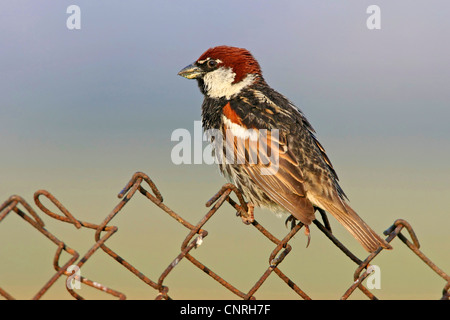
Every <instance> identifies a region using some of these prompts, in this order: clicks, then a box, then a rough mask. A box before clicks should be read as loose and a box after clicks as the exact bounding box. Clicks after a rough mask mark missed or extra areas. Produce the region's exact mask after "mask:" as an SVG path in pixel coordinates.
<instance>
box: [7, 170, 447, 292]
mask: <svg viewBox="0 0 450 320" xmlns="http://www.w3.org/2000/svg"><path fill="white" fill-rule="evenodd" d="M145 184H146V185H145ZM144 186H145V187H144ZM146 188H147V189H146ZM148 188H150V190H151V192H150V191H149V190H148ZM137 191H139V193H141V194H142V195H143V196H144V197H146V198H147V199H148V200H150V201H151V202H152V203H153V204H154V205H156V206H157V207H159V208H160V209H161V210H163V211H164V212H166V213H167V214H168V215H170V216H171V217H172V218H174V219H175V220H176V221H177V222H178V223H180V224H181V225H183V226H184V227H185V228H186V229H187V231H188V234H187V236H186V238H185V239H184V241H183V242H182V244H181V249H180V252H178V253H177V255H176V256H175V257H174V259H173V260H172V262H171V263H170V264H169V265H168V266H167V268H166V269H165V270H164V271H163V272H162V273H161V275H160V276H159V278H158V279H150V278H148V277H147V276H146V275H144V273H142V272H141V271H139V270H138V269H137V268H135V267H134V266H133V265H132V264H131V263H129V262H128V261H126V260H125V259H123V258H122V257H121V256H119V255H118V254H117V253H116V252H114V251H113V250H111V248H109V247H108V246H107V245H106V243H107V241H108V239H109V238H110V237H111V236H113V235H114V233H116V232H117V230H118V229H117V227H116V226H113V225H111V221H112V220H113V218H114V217H115V216H116V215H117V214H118V213H119V212H120V211H121V210H122V209H123V207H124V206H125V205H126V204H127V203H128V201H130V200H131V199H132V198H133V196H135V194H136V192H137ZM42 197H44V198H47V199H48V200H50V202H52V203H53V204H54V205H55V206H56V208H58V210H59V211H60V212H59V213H55V212H52V211H50V210H49V209H48V208H47V207H46V206H44V205H43V204H42V202H41V198H42ZM118 197H119V198H120V199H121V200H120V202H119V203H118V204H117V205H116V207H115V208H114V209H113V210H112V211H111V213H110V214H109V215H108V216H107V217H106V218H105V219H104V220H103V222H102V223H101V224H94V223H90V222H85V221H80V220H77V219H76V218H75V217H74V216H73V215H72V214H71V213H70V212H69V211H68V210H67V209H66V208H65V207H64V206H63V205H62V204H61V203H60V202H59V201H58V200H57V199H56V198H55V197H54V196H53V195H52V194H51V193H50V192H48V191H45V190H39V191H37V192H36V193H35V194H34V202H35V204H36V206H37V207H38V208H39V209H40V210H41V211H42V212H44V213H45V214H47V215H48V216H50V217H52V218H53V219H56V220H59V221H62V222H65V223H69V224H73V225H74V226H75V227H76V228H78V229H80V228H88V229H93V230H95V236H94V239H95V244H94V245H93V246H92V247H91V248H90V249H89V250H88V251H87V252H86V253H85V254H84V255H83V256H81V255H80V254H79V253H78V252H77V251H75V250H74V249H72V248H70V247H69V246H67V245H66V243H65V242H64V241H62V240H60V239H58V238H57V237H56V236H55V235H54V234H52V233H51V232H50V231H49V230H47V229H46V228H45V225H44V222H43V220H42V219H41V218H40V217H39V215H38V213H37V211H36V210H34V209H33V207H32V206H31V205H30V204H29V203H28V202H26V201H25V200H24V199H23V198H22V197H20V196H17V195H14V196H11V197H10V198H9V199H8V200H6V201H5V202H4V203H3V204H2V205H1V206H0V222H1V221H3V220H4V219H5V218H6V217H7V216H8V214H10V213H12V212H14V213H16V214H18V215H19V216H20V217H21V218H22V219H23V220H25V221H26V222H27V223H29V224H31V225H32V226H33V227H34V228H35V229H36V230H38V231H39V232H40V233H42V234H43V235H44V236H45V237H47V238H48V239H49V240H50V241H51V242H53V243H54V244H55V245H56V246H57V249H56V253H55V256H54V259H53V266H54V269H55V271H56V272H55V273H54V275H53V276H52V277H51V278H50V279H49V280H48V281H47V282H46V283H45V284H44V285H43V287H42V288H41V289H40V290H39V291H38V292H37V293H36V294H35V295H34V297H33V299H40V298H41V297H42V296H43V295H44V294H45V293H46V292H47V291H48V290H49V289H50V288H51V287H52V286H53V285H54V284H55V282H56V281H57V280H58V279H59V278H60V277H66V278H67V279H69V278H71V279H76V280H78V281H79V282H81V283H83V284H85V285H87V286H90V287H93V288H95V289H98V290H101V291H103V292H105V293H107V294H110V295H112V296H114V297H117V298H118V299H121V300H122V299H126V296H125V294H124V293H122V292H119V291H116V290H114V289H112V288H109V287H107V286H105V285H103V284H100V283H98V282H95V281H92V280H90V279H87V278H86V277H83V276H81V275H78V274H77V273H76V268H78V270H79V269H80V268H81V267H82V266H83V265H84V264H85V263H86V262H87V261H88V260H89V259H90V258H91V257H92V256H93V255H95V253H96V252H97V251H98V250H99V249H101V250H103V251H104V252H106V253H107V254H108V255H109V256H110V257H111V258H113V259H114V260H116V261H117V262H118V263H120V264H121V265H122V266H123V267H125V268H126V269H127V270H128V271H129V272H131V273H133V274H134V275H136V276H137V277H138V278H139V279H140V280H141V281H143V282H144V283H145V284H147V285H149V286H150V287H152V288H153V289H154V290H155V299H156V300H161V299H171V297H170V295H169V288H168V287H167V286H165V285H164V281H165V279H166V278H167V277H168V275H169V274H170V272H171V271H172V270H173V269H174V268H176V266H177V265H178V263H179V262H180V261H181V260H182V259H187V260H188V261H190V262H191V263H192V264H193V265H194V266H196V267H197V268H198V269H200V270H202V271H203V272H204V273H206V274H207V275H209V276H210V277H211V278H212V279H214V280H215V281H217V282H218V283H220V284H221V285H222V286H224V287H225V288H226V289H228V290H229V291H231V292H232V293H233V294H235V295H236V296H238V297H239V298H242V299H252V300H253V299H255V293H256V292H257V291H258V289H259V288H260V287H261V286H262V285H263V283H264V282H265V281H266V279H267V278H268V277H269V276H271V275H272V274H275V275H276V276H278V277H279V278H280V279H281V280H282V281H283V282H285V283H286V285H287V286H288V287H289V288H290V289H292V290H293V291H294V292H295V293H297V294H298V296H299V297H300V298H302V299H305V300H309V299H311V298H310V296H309V295H308V294H307V293H306V292H305V291H303V290H302V289H301V288H300V287H299V286H298V285H297V284H295V283H294V282H293V281H292V280H291V279H290V278H289V277H288V276H287V275H286V274H285V273H283V272H282V271H281V269H280V265H281V263H282V262H283V260H284V258H285V257H286V256H287V255H288V254H289V252H290V251H291V246H290V245H289V241H290V240H291V239H292V237H293V236H294V235H295V234H296V233H297V232H298V231H299V230H300V229H301V228H302V227H303V224H302V223H301V222H296V221H291V223H292V226H291V229H290V231H289V232H288V233H287V235H286V236H285V237H284V238H283V239H278V238H276V237H275V236H274V235H273V234H271V233H270V232H269V231H268V230H267V229H266V228H264V227H263V226H262V225H261V224H260V223H258V222H257V221H256V220H254V221H253V222H252V223H251V224H252V225H253V227H254V228H256V229H257V230H258V231H259V232H261V233H262V234H263V235H264V236H265V237H266V238H267V239H269V240H270V241H271V242H273V244H274V246H275V248H274V249H273V251H272V252H271V254H270V256H269V259H268V264H267V269H266V270H265V272H264V273H263V274H262V275H261V277H260V278H259V279H258V281H257V282H256V283H255V284H254V285H253V286H252V288H251V289H250V290H249V291H247V292H243V291H241V290H239V289H237V287H236V286H234V285H233V284H231V283H230V282H228V281H227V280H225V279H223V278H222V277H221V276H219V275H218V274H217V273H215V272H214V271H213V270H212V269H210V268H208V267H207V266H205V265H204V264H203V263H202V262H200V261H199V260H197V259H196V258H194V257H193V256H192V255H191V254H190V252H191V250H192V249H193V248H196V247H198V246H199V245H201V244H202V242H203V241H204V239H205V237H207V235H208V231H207V230H205V229H203V226H204V225H205V223H206V222H207V221H208V220H209V219H211V218H212V217H213V216H214V215H215V214H216V213H217V211H218V210H219V209H220V208H221V206H222V205H224V203H225V202H228V204H230V205H231V206H232V207H234V208H235V209H236V211H237V215H239V216H241V217H245V216H246V215H247V212H248V208H247V203H246V202H245V200H244V198H243V196H242V194H241V193H240V192H239V190H238V189H237V188H236V187H235V186H234V185H232V184H225V185H224V186H223V187H222V188H221V189H220V190H219V192H217V193H216V194H215V195H214V196H213V197H212V198H211V199H210V200H209V201H208V202H207V204H206V206H207V207H209V208H210V209H209V211H208V212H207V213H206V215H205V216H204V217H203V218H202V219H201V220H200V222H198V223H197V224H195V225H194V224H191V223H189V222H188V221H186V220H185V219H183V217H181V216H180V215H179V214H177V213H175V212H174V211H173V210H172V209H170V208H169V207H168V206H166V204H164V202H163V197H162V196H161V193H160V192H159V190H158V188H157V187H156V185H155V184H154V183H153V181H152V180H151V179H150V178H149V177H148V176H147V175H146V174H144V173H142V172H137V173H135V174H134V175H133V177H132V178H131V180H130V181H129V182H128V184H127V185H126V186H125V188H123V190H122V191H121V192H120V193H119V195H118ZM232 197H236V198H237V202H236V201H235V200H233V199H232ZM320 213H321V217H322V221H323V223H321V222H319V221H318V220H317V219H316V220H314V224H315V225H316V226H317V228H318V229H319V230H320V231H321V232H323V233H324V234H325V235H326V237H327V238H328V239H329V240H331V241H332V243H333V244H334V245H335V246H336V247H337V248H338V249H339V250H341V251H342V252H343V253H344V254H345V255H346V256H347V257H348V258H349V259H351V260H352V261H353V262H354V263H355V264H356V270H355V272H354V277H353V281H351V285H350V286H349V287H348V289H347V290H346V291H345V292H344V293H343V294H342V296H341V299H343V300H345V299H348V298H349V297H350V296H351V295H352V293H354V292H355V290H356V289H359V290H360V291H362V292H363V293H364V294H365V295H366V296H367V297H368V298H369V299H372V300H376V299H377V297H376V296H375V295H374V294H373V293H372V292H371V291H369V289H367V288H366V287H365V286H364V284H363V281H364V280H365V279H366V278H367V277H368V276H369V275H370V274H371V273H372V272H373V268H372V266H371V264H370V262H371V261H372V260H373V259H374V258H375V257H376V256H377V255H379V254H380V253H382V252H383V248H381V247H380V248H378V250H376V251H375V252H373V253H371V254H370V255H369V256H368V257H366V258H365V259H364V260H361V259H359V258H358V257H356V256H355V255H354V254H353V253H352V252H350V250H348V249H347V248H346V247H345V246H344V245H343V244H342V243H341V242H340V241H339V240H338V239H337V238H336V237H335V236H334V235H333V233H332V232H331V228H330V226H329V223H328V220H327V218H326V215H325V214H324V212H320ZM243 220H244V219H243ZM402 231H403V232H404V231H406V232H405V233H406V234H407V235H409V239H408V237H407V236H406V235H405V234H403V233H402ZM384 234H385V235H386V241H387V242H391V241H392V240H394V239H395V238H399V239H400V240H401V241H402V242H403V243H404V244H405V245H406V246H407V247H408V248H409V249H410V250H411V251H412V252H414V254H415V255H416V256H417V257H418V258H420V259H421V260H422V261H423V262H424V263H425V264H426V265H427V266H428V267H429V268H430V269H431V270H433V271H434V272H435V273H436V274H438V275H439V276H440V277H441V278H442V279H443V280H444V288H443V290H442V297H441V299H442V300H449V299H450V277H449V275H448V274H446V273H445V272H444V271H443V270H441V269H440V268H439V267H438V266H436V265H435V264H434V263H433V262H432V261H431V260H430V259H429V258H427V257H426V256H425V254H424V253H423V252H422V251H421V250H420V245H419V241H418V238H417V236H416V235H415V233H414V230H413V229H412V227H411V225H410V224H409V223H408V222H407V221H405V220H402V219H398V220H396V221H395V222H394V223H393V225H392V226H390V227H389V228H388V229H387V230H386V231H385V232H384ZM63 251H65V252H67V253H68V254H69V255H70V256H71V258H70V259H69V260H68V261H65V262H60V256H61V254H62V252H63ZM0 263H1V261H0ZM61 264H62V265H61ZM74 266H76V268H73V267H74ZM0 285H1V283H0ZM66 289H67V291H68V292H69V293H70V295H72V296H73V297H74V298H76V299H83V297H82V296H81V295H80V294H78V293H77V292H76V290H75V289H74V288H72V286H71V285H68V281H66ZM0 295H1V296H3V297H4V298H6V299H14V297H13V296H12V295H11V294H10V293H8V292H7V291H5V290H4V289H2V288H1V287H0Z"/></svg>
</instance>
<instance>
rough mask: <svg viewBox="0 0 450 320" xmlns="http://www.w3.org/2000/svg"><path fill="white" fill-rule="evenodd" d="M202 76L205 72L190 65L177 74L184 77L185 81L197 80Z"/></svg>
mask: <svg viewBox="0 0 450 320" xmlns="http://www.w3.org/2000/svg"><path fill="white" fill-rule="evenodd" d="M204 74H205V72H204V71H203V70H202V69H201V68H199V67H197V66H196V65H195V64H190V65H188V66H187V67H186V68H183V69H181V71H180V72H178V75H179V76H182V77H185V78H187V79H197V78H200V77H201V76H203V75H204Z"/></svg>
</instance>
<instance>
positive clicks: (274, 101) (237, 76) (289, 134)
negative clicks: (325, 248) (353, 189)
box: [178, 46, 391, 252]
mask: <svg viewBox="0 0 450 320" xmlns="http://www.w3.org/2000/svg"><path fill="white" fill-rule="evenodd" d="M178 75H180V76H182V77H185V78H187V79H196V80H197V82H198V86H199V88H200V91H201V93H202V94H203V95H204V100H203V104H202V107H201V108H202V126H203V130H204V131H205V132H209V138H210V141H211V144H212V145H214V153H215V157H216V159H217V161H218V164H219V169H220V172H221V173H222V174H223V175H224V176H225V177H226V178H227V179H228V180H229V181H230V182H231V183H233V184H234V185H235V186H236V187H237V188H238V189H239V190H240V191H241V193H242V194H243V195H244V196H245V198H246V199H247V200H248V201H249V203H248V208H249V212H248V213H249V214H248V219H250V220H249V221H247V223H248V222H252V221H253V219H254V218H253V208H254V207H255V206H257V207H267V208H269V209H271V210H272V211H275V212H285V213H288V214H290V218H291V222H292V219H294V220H299V221H300V222H302V223H303V225H305V227H306V231H307V234H308V235H309V228H308V226H309V225H310V224H311V222H312V221H313V220H314V219H315V212H316V211H319V212H321V213H324V212H325V211H326V212H328V213H330V214H331V215H332V216H334V217H335V218H336V220H337V221H338V222H339V223H341V224H342V225H343V226H344V227H345V228H346V229H347V230H348V231H349V232H350V233H351V234H352V235H353V237H354V238H355V239H356V240H358V241H359V242H360V243H361V245H362V246H363V247H364V248H365V249H366V250H367V251H368V252H374V251H376V250H377V249H378V248H379V247H382V248H386V249H391V246H390V245H389V244H388V243H387V242H386V241H385V240H383V239H382V238H380V236H378V235H377V234H376V233H375V231H373V230H372V229H371V228H370V227H369V226H368V225H367V224H366V223H365V222H364V221H363V220H362V219H361V218H360V217H359V216H358V214H357V213H356V212H355V211H354V210H353V209H352V208H351V207H350V205H349V204H348V198H347V196H346V195H345V193H344V191H343V190H342V188H341V187H340V185H339V183H338V180H339V179H338V176H337V174H336V171H335V170H334V168H333V165H332V164H331V162H330V159H329V158H328V156H327V154H326V152H325V149H324V148H323V147H322V145H321V144H320V143H319V141H318V140H317V138H316V133H315V131H314V129H313V127H312V126H311V124H310V123H309V121H308V120H307V119H306V117H305V115H304V114H303V112H302V111H301V110H300V109H299V108H297V107H296V106H295V105H294V104H293V103H292V102H291V101H289V100H288V99H287V98H286V97H285V96H283V95H282V94H280V93H278V92H277V91H275V90H274V89H272V88H271V87H270V86H269V85H268V84H267V83H266V81H265V79H264V77H263V75H262V71H261V67H260V65H259V63H258V61H257V60H256V59H255V58H254V57H253V55H252V54H251V53H250V51H248V50H247V49H244V48H237V47H231V46H217V47H213V48H210V49H208V50H206V51H205V52H204V53H203V54H202V55H201V56H200V57H199V58H198V59H197V60H196V61H195V62H194V63H192V64H190V65H188V66H187V67H185V68H183V69H182V70H181V71H180V72H179V73H178ZM220 135H221V137H219V136H220ZM230 150H232V152H230ZM230 153H232V154H231V155H230ZM273 159H275V160H276V161H270V160H273ZM233 160H234V161H233ZM236 160H240V161H236ZM275 162H276V163H275ZM274 163H275V164H274ZM243 220H244V218H243ZM288 220H289V218H288Z"/></svg>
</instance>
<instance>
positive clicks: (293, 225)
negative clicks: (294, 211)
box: [284, 215, 311, 248]
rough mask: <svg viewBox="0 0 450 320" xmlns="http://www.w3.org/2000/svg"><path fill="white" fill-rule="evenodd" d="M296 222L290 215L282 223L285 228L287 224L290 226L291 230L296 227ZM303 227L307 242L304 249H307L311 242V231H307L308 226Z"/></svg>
mask: <svg viewBox="0 0 450 320" xmlns="http://www.w3.org/2000/svg"><path fill="white" fill-rule="evenodd" d="M296 222H297V218H295V217H294V216H293V215H290V216H289V217H288V218H287V219H286V221H285V222H284V224H285V226H286V227H287V225H288V223H290V224H291V230H292V229H294V227H295V226H296ZM302 225H303V226H304V227H305V236H307V237H308V240H307V242H306V247H307V248H308V246H309V243H310V242H311V231H310V229H309V226H307V225H306V224H302Z"/></svg>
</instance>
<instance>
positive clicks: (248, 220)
mask: <svg viewBox="0 0 450 320" xmlns="http://www.w3.org/2000/svg"><path fill="white" fill-rule="evenodd" d="M247 208H248V210H247V214H242V213H239V216H240V217H241V219H242V222H243V223H244V224H252V223H253V221H255V216H254V214H253V212H254V211H255V205H254V204H253V203H251V202H247ZM244 212H245V211H244Z"/></svg>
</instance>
